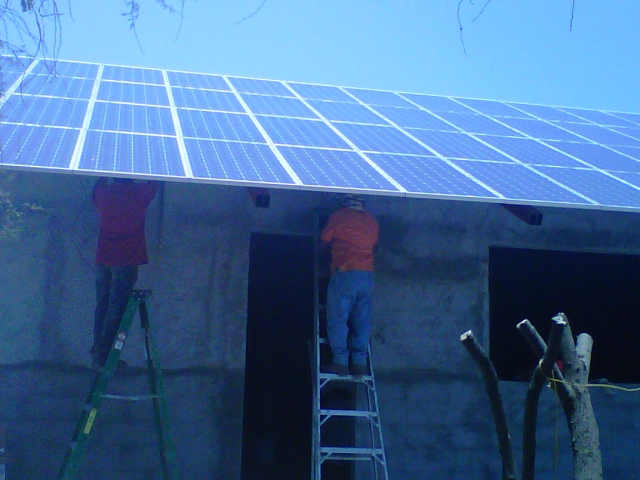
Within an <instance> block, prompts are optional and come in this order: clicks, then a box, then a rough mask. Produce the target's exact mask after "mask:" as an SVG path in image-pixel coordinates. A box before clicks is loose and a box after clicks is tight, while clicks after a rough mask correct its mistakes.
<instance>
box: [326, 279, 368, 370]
mask: <svg viewBox="0 0 640 480" xmlns="http://www.w3.org/2000/svg"><path fill="white" fill-rule="evenodd" d="M372 294H373V272H368V271H362V270H348V271H346V272H338V271H336V272H334V273H333V274H332V275H331V280H330V281H329V287H328V288H327V335H328V336H329V344H330V345H331V351H332V352H333V361H334V362H335V363H337V364H339V365H348V364H349V353H351V363H352V364H353V365H366V364H367V351H368V348H369V337H370V336H371V321H370V320H371V296H372ZM349 321H350V323H349Z"/></svg>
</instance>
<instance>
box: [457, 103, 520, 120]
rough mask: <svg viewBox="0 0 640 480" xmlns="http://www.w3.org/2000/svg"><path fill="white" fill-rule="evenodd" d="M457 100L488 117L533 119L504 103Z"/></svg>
mask: <svg viewBox="0 0 640 480" xmlns="http://www.w3.org/2000/svg"><path fill="white" fill-rule="evenodd" d="M455 100H457V101H458V102H461V103H463V104H465V105H467V106H469V107H471V108H473V109H475V110H477V111H479V112H481V113H484V114H486V115H494V116H496V117H514V118H531V116H530V115H528V114H526V113H524V112H521V111H519V110H516V109H515V108H512V107H510V106H509V105H507V104H506V103H502V102H495V101H491V100H476V99H471V98H456V99H455Z"/></svg>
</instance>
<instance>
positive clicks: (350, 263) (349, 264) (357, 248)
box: [321, 194, 379, 375]
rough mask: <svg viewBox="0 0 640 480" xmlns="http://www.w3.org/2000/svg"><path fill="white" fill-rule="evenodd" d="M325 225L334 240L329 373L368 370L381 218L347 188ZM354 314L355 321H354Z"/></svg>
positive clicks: (328, 236)
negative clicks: (376, 250) (377, 217)
mask: <svg viewBox="0 0 640 480" xmlns="http://www.w3.org/2000/svg"><path fill="white" fill-rule="evenodd" d="M341 205H342V208H340V209H338V210H336V211H335V212H334V213H333V214H332V215H331V216H330V217H329V220H328V221H327V225H326V226H325V228H324V230H323V231H322V235H321V240H322V245H323V246H326V245H328V244H329V243H330V244H331V280H330V281H329V287H328V289H327V335H328V337H329V344H330V345H331V351H332V353H333V361H332V362H331V364H329V365H328V366H327V367H326V371H327V372H329V373H335V374H337V375H348V374H349V354H351V369H350V371H351V374H353V375H363V374H365V373H366V372H367V351H368V348H369V337H370V335H371V323H370V318H371V296H372V294H373V284H374V281H373V252H374V248H375V246H376V245H377V244H378V230H379V227H378V222H377V220H376V219H375V217H374V216H373V215H372V214H371V213H369V212H367V211H366V210H365V208H364V200H363V199H362V198H361V197H358V196H355V195H352V194H347V195H345V196H343V197H342V198H341ZM349 320H350V323H349Z"/></svg>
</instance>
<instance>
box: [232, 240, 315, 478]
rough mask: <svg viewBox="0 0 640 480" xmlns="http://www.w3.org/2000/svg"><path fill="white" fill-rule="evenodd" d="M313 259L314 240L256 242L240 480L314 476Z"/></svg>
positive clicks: (251, 274)
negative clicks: (310, 352) (312, 407)
mask: <svg viewBox="0 0 640 480" xmlns="http://www.w3.org/2000/svg"><path fill="white" fill-rule="evenodd" d="M314 252H315V245H314V239H313V238H312V237H302V236H293V235H268V234H253V235H252V236H251V257H250V262H249V299H248V313H247V357H246V370H245V385H244V425H243V431H242V480H283V479H287V480H297V479H300V480H308V478H309V476H310V474H311V425H312V417H311V405H312V383H311V363H310V357H309V349H308V348H309V346H308V341H309V340H311V338H312V336H313V314H314V311H313V305H314V290H313V286H314V280H313V274H314Z"/></svg>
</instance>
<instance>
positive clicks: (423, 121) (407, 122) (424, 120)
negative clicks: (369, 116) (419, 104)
mask: <svg viewBox="0 0 640 480" xmlns="http://www.w3.org/2000/svg"><path fill="white" fill-rule="evenodd" d="M374 109H375V110H376V111H378V112H380V113H381V114H382V115H384V116H385V117H386V118H388V119H389V120H391V121H392V122H393V123H395V124H396V125H398V126H399V127H413V128H422V129H426V130H445V131H453V132H455V131H457V130H458V129H457V128H456V127H452V126H451V125H449V124H448V123H446V122H443V121H442V120H440V119H439V118H437V117H435V116H433V115H431V114H430V113H429V112H425V111H424V110H418V109H415V108H395V107H383V106H376V107H374Z"/></svg>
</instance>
